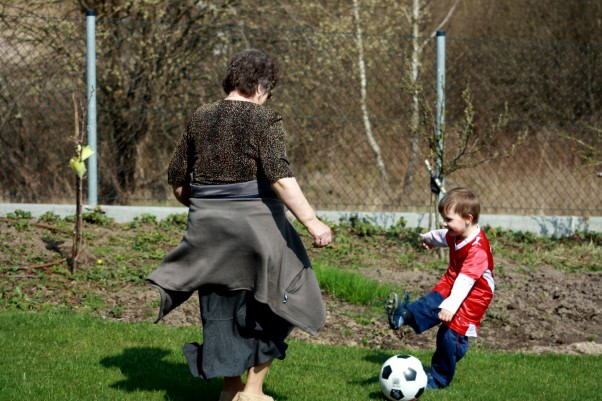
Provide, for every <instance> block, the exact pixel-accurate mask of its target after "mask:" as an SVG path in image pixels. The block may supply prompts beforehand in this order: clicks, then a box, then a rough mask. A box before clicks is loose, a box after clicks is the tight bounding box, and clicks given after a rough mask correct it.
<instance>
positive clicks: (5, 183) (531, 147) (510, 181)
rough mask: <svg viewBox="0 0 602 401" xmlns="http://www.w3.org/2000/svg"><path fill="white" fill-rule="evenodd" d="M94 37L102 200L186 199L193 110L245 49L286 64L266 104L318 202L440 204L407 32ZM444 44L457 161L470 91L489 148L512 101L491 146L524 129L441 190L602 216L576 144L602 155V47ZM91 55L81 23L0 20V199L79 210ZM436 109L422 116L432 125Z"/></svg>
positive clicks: (104, 29) (489, 209) (527, 209)
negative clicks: (179, 182) (179, 178)
mask: <svg viewBox="0 0 602 401" xmlns="http://www.w3.org/2000/svg"><path fill="white" fill-rule="evenodd" d="M358 39H361V41H362V45H363V48H364V52H363V54H364V61H365V67H366V93H367V98H366V99H365V106H366V108H365V110H367V113H363V112H362V110H363V108H362V98H361V96H360V87H361V84H362V82H361V79H360V73H359V67H358V60H359V52H358ZM96 40H97V43H96V49H97V93H96V96H97V101H98V105H97V115H98V122H97V149H96V152H97V160H98V180H99V187H98V202H99V203H100V204H113V205H154V206H160V205H174V204H175V203H174V201H173V200H172V197H171V191H170V188H169V187H168V185H167V183H166V166H167V162H168V160H169V157H170V155H171V151H172V149H173V146H174V145H175V142H176V140H177V138H178V137H179V135H180V134H181V132H182V130H183V128H184V125H185V123H186V120H187V118H188V117H189V116H190V115H191V114H192V112H193V111H194V109H195V108H196V107H198V106H199V105H200V104H202V103H205V102H212V101H215V100H217V99H220V98H222V97H223V96H224V94H223V93H221V85H220V80H221V74H222V73H223V71H224V68H225V65H226V62H227V60H228V58H229V56H230V55H231V54H233V53H234V52H235V51H237V50H240V49H242V48H245V47H258V48H262V49H265V50H266V51H268V52H269V53H271V54H272V55H274V56H275V58H276V59H277V61H278V63H279V66H280V69H281V76H282V80H281V84H280V85H279V86H278V87H277V88H276V90H275V91H274V95H275V96H274V98H273V99H271V100H270V106H271V107H273V108H274V109H276V110H277V111H279V112H280V113H281V114H282V115H283V117H284V123H285V126H286V128H287V131H288V134H289V137H288V153H289V158H290V159H291V162H292V164H293V169H294V171H295V173H296V175H297V177H298V179H299V181H300V183H301V185H302V187H303V189H304V191H305V192H306V195H307V196H308V198H309V199H310V201H311V202H312V204H313V205H314V206H315V207H316V208H319V209H321V210H358V211H403V212H416V211H418V212H420V211H424V210H425V209H426V208H428V206H429V204H430V201H431V193H430V189H429V188H430V187H429V175H428V172H427V170H426V168H425V167H424V160H425V158H428V157H429V148H428V144H427V143H426V141H424V140H421V138H420V137H419V136H416V134H415V127H414V126H413V124H414V121H415V120H414V119H415V117H416V115H414V114H412V113H413V104H414V98H413V92H412V88H416V86H412V85H410V84H411V82H410V83H408V71H409V68H410V65H409V61H408V60H410V59H411V55H412V53H411V48H412V47H411V45H412V38H409V37H405V36H399V35H393V34H391V35H380V36H376V35H362V36H361V37H359V38H358V36H356V35H354V34H349V33H336V32H334V33H326V32H318V31H282V30H280V31H274V30H241V28H240V27H238V26H202V25H168V24H161V23H158V22H140V21H132V20H103V19H98V20H97V21H96ZM422 40H423V41H424V42H425V43H426V46H425V47H424V50H423V53H422V55H421V57H420V58H419V59H418V60H419V61H420V64H419V67H420V68H419V71H420V74H419V76H418V81H417V84H419V86H420V88H422V89H421V92H420V93H421V94H422V96H423V98H424V99H425V102H424V103H423V107H425V106H429V107H432V108H433V109H434V102H435V90H436V87H435V39H434V38H433V39H431V38H422ZM446 42H447V49H446V55H447V61H446V65H447V73H446V88H445V89H446V103H445V104H446V106H445V107H446V109H445V121H446V126H445V131H446V133H447V134H448V136H447V141H448V142H449V143H448V145H449V149H450V152H451V149H453V148H454V144H455V141H457V137H456V135H455V133H458V132H461V131H462V130H463V129H464V128H465V127H464V126H463V122H464V116H465V113H466V111H467V109H466V107H467V105H466V103H465V102H464V100H463V99H464V98H463V93H465V91H466V89H467V88H469V89H470V93H471V95H472V106H473V108H474V112H475V120H474V129H475V132H477V134H479V135H480V137H481V138H485V137H486V135H487V132H488V131H489V129H490V127H491V126H493V125H494V124H495V123H496V122H497V121H498V118H499V116H500V114H501V113H503V111H504V110H505V108H506V107H507V109H508V117H509V120H508V124H507V125H506V126H505V128H504V129H503V134H504V135H503V137H502V138H499V139H498V140H497V142H496V146H497V147H499V148H500V149H504V148H508V147H510V146H511V145H512V144H513V143H514V142H515V141H516V136H517V134H518V133H519V132H522V131H524V130H527V132H528V136H527V138H526V142H525V143H524V144H523V145H522V146H520V147H518V148H517V150H516V152H515V153H514V154H513V155H512V156H511V157H508V158H500V159H495V160H492V161H490V162H488V163H484V164H479V165H477V166H476V167H469V168H465V169H462V170H458V171H456V172H454V173H452V174H450V175H447V176H446V177H445V179H446V186H447V187H448V188H450V187H453V186H456V185H466V186H469V187H471V188H473V189H474V190H475V191H476V192H477V193H478V194H479V196H480V198H481V201H482V203H483V206H484V212H486V213H490V214H504V213H505V214H530V215H532V214H542V215H575V214H576V215H583V216H599V215H602V191H601V189H600V188H601V183H602V178H600V177H598V176H597V174H598V171H597V170H596V169H595V168H594V167H593V166H589V167H588V166H584V165H583V160H582V158H581V157H580V155H581V153H582V151H585V149H586V148H583V147H582V145H579V143H578V142H577V141H575V140H574V139H570V138H576V139H578V140H579V141H581V142H582V143H584V144H586V145H589V146H590V147H591V148H593V149H599V148H600V147H601V139H600V135H599V131H598V130H599V129H600V128H602V121H601V114H600V111H599V110H601V107H600V106H602V104H601V103H602V99H601V95H602V62H601V61H602V60H601V58H602V47H600V46H570V45H554V44H550V45H544V44H538V43H526V42H499V41H482V40H481V41H475V40H465V39H458V38H453V37H449V36H448V37H447V40H446ZM85 53H86V20H85V17H83V16H82V18H81V19H77V20H75V19H55V18H38V17H20V16H10V15H0V144H1V145H0V146H1V147H0V202H5V203H8V202H30V203H70V202H72V200H73V198H74V194H75V189H74V184H75V179H74V175H73V173H72V171H71V170H70V169H69V163H68V161H69V159H70V158H71V157H72V155H73V149H74V142H73V106H72V103H71V96H72V94H73V93H76V94H78V95H79V96H80V99H81V98H82V97H83V98H85V93H86V76H85V72H86V65H85V61H86V54H85ZM83 103H85V99H84V102H83ZM422 111H424V108H423V109H422ZM427 114H428V113H427ZM427 114H425V113H421V114H420V118H421V122H422V123H425V122H426V125H424V127H426V128H427V129H428V124H429V120H428V115H427ZM425 116H426V117H425ZM366 118H368V119H369V121H370V128H371V134H372V135H373V137H374V139H375V140H376V143H377V144H378V145H379V147H380V152H381V153H380V157H381V159H382V162H383V165H384V168H385V169H386V173H387V174H386V179H384V178H383V174H382V171H383V170H382V168H379V166H378V165H377V156H378V155H377V154H376V153H375V150H374V147H371V145H370V143H369V141H368V136H367V128H366V124H365V121H366ZM569 137H570V138H569ZM446 146H447V145H446ZM451 156H453V154H450V155H449V156H448V157H451ZM477 161H478V160H477Z"/></svg>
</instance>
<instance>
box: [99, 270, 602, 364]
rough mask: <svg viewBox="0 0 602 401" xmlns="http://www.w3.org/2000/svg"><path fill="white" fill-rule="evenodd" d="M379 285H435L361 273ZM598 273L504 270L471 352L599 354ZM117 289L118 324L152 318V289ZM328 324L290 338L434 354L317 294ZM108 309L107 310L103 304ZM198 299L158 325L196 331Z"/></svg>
mask: <svg viewBox="0 0 602 401" xmlns="http://www.w3.org/2000/svg"><path fill="white" fill-rule="evenodd" d="M365 273H366V274H367V275H368V276H371V277H373V278H375V279H378V280H387V281H389V282H393V283H399V285H400V286H403V287H404V288H412V289H413V290H412V292H413V291H414V290H415V291H416V293H417V294H423V293H426V292H428V291H429V290H430V288H431V287H432V285H433V284H434V283H435V282H436V280H437V279H438V276H437V275H436V274H435V273H434V272H425V271H410V270H407V271H387V270H381V269H378V270H373V271H370V272H365ZM601 278H602V274H601V273H599V272H585V273H583V272H581V273H562V272H559V271H557V270H555V269H553V268H551V267H542V268H540V269H539V270H537V271H533V272H520V271H513V269H512V268H508V267H507V268H506V269H505V274H504V276H503V277H497V290H496V295H495V298H494V301H493V302H492V304H491V305H490V307H489V310H488V313H487V316H486V318H485V319H484V321H483V323H482V325H481V328H480V331H479V337H478V338H477V339H473V340H472V347H475V346H476V347H482V348H484V349H489V350H497V351H515V352H516V351H520V352H537V353H541V352H553V353H565V354H596V355H600V354H602V343H601V342H600V341H601V340H602V316H601V311H602V299H601V296H600V288H601V287H600V281H601ZM132 290H133V288H130V289H124V290H121V291H119V292H118V293H115V294H112V298H113V302H115V303H116V304H117V303H118V304H120V305H122V306H125V309H124V313H123V316H122V318H123V319H125V320H128V321H142V320H146V321H148V320H151V319H152V318H150V317H149V315H151V314H152V313H153V311H152V310H149V307H148V306H147V305H148V304H149V301H150V300H152V299H154V298H155V297H156V296H157V294H156V293H155V290H153V289H151V288H137V289H136V290H134V291H132ZM324 301H325V305H326V309H327V320H326V324H325V326H324V328H323V329H322V330H321V331H320V333H319V334H318V335H317V336H313V337H312V336H309V335H308V334H306V333H304V332H302V331H300V330H297V329H295V331H293V334H292V335H291V338H294V339H301V340H304V341H308V342H312V343H317V344H326V345H342V346H352V347H370V348H379V349H389V350H398V349H434V344H435V334H436V330H430V331H429V332H426V333H423V334H420V335H416V334H414V333H413V332H412V331H411V330H410V329H407V328H404V329H402V330H400V331H398V332H394V331H392V330H390V329H389V328H388V326H387V322H386V317H385V315H384V312H382V311H379V310H375V309H374V308H370V307H364V306H357V305H352V304H349V303H346V302H344V301H341V300H339V299H335V298H333V297H332V296H329V295H327V294H325V295H324ZM109 306H110V305H109ZM199 322H200V318H199V313H198V301H197V299H196V298H194V297H193V298H191V299H190V300H189V301H187V303H186V304H184V305H183V306H181V307H180V308H179V309H178V310H176V311H174V312H172V313H171V314H170V315H168V316H167V317H166V318H165V319H164V323H163V324H168V325H175V326H177V325H199V324H200V323H199Z"/></svg>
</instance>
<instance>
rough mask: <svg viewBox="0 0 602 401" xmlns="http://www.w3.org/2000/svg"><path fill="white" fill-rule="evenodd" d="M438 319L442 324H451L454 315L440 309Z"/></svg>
mask: <svg viewBox="0 0 602 401" xmlns="http://www.w3.org/2000/svg"><path fill="white" fill-rule="evenodd" d="M438 317H439V320H441V321H442V322H451V320H452V319H453V317H454V314H453V313H451V312H450V311H448V310H445V309H441V310H440V311H439V315H438Z"/></svg>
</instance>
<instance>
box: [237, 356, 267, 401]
mask: <svg viewBox="0 0 602 401" xmlns="http://www.w3.org/2000/svg"><path fill="white" fill-rule="evenodd" d="M271 364H272V361H271V360H270V361H268V362H265V363H262V364H260V365H257V366H253V367H251V368H249V371H248V373H247V382H246V384H245V390H244V392H245V393H250V394H256V395H263V382H264V380H265V378H266V376H267V375H268V371H269V370H270V365H271Z"/></svg>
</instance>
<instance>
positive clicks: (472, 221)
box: [466, 214, 474, 224]
mask: <svg viewBox="0 0 602 401" xmlns="http://www.w3.org/2000/svg"><path fill="white" fill-rule="evenodd" d="M466 222H467V223H469V224H472V223H474V216H473V215H472V214H468V216H466Z"/></svg>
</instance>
